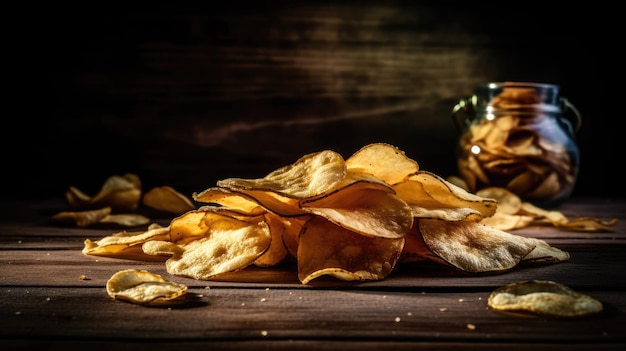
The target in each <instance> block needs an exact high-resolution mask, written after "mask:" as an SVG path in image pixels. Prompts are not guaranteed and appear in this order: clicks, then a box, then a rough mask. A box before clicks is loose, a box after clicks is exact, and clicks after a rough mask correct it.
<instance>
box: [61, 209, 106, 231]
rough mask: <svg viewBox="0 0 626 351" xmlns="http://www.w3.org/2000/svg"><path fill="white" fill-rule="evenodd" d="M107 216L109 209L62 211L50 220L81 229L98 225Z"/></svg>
mask: <svg viewBox="0 0 626 351" xmlns="http://www.w3.org/2000/svg"><path fill="white" fill-rule="evenodd" d="M109 214H111V207H103V208H99V209H96V210H86V211H62V212H59V213H56V214H54V215H53V216H52V220H54V221H56V222H59V223H63V224H70V225H74V226H77V227H81V228H82V227H88V226H91V225H94V224H97V223H100V221H101V220H102V219H103V218H105V217H106V216H108V215H109Z"/></svg>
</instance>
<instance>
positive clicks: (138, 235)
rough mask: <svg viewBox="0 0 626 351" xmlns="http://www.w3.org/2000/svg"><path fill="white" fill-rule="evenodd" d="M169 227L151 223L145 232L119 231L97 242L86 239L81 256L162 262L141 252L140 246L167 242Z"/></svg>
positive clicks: (161, 259) (160, 259)
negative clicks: (146, 243)
mask: <svg viewBox="0 0 626 351" xmlns="http://www.w3.org/2000/svg"><path fill="white" fill-rule="evenodd" d="M169 239H170V227H169V226H168V227H163V226H161V225H159V224H156V223H153V224H151V225H150V226H149V227H148V230H146V231H136V232H127V231H121V232H118V233H114V234H111V235H109V236H107V237H104V238H102V239H100V240H97V241H92V240H90V239H86V240H85V242H84V247H83V250H82V252H83V254H85V255H93V256H105V257H116V258H125V259H133V260H141V261H164V258H162V257H158V256H154V255H149V254H146V253H144V252H143V250H142V248H141V244H143V243H145V242H147V241H151V240H169Z"/></svg>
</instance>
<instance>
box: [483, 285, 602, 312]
mask: <svg viewBox="0 0 626 351" xmlns="http://www.w3.org/2000/svg"><path fill="white" fill-rule="evenodd" d="M487 305H488V306H489V307H491V308H493V309H494V310H496V311H509V312H521V313H530V314H535V315H539V316H544V317H556V318H580V317H586V316H590V315H594V314H598V313H600V312H602V310H603V306H602V302H600V301H598V300H596V299H594V298H593V297H591V296H588V295H585V294H581V293H578V292H576V291H574V290H572V289H571V288H569V287H567V286H565V285H563V284H559V283H556V282H554V281H549V280H528V281H520V282H515V283H512V284H508V285H505V286H502V287H500V288H498V289H496V290H494V291H493V292H492V293H491V295H490V296H489V299H488V301H487Z"/></svg>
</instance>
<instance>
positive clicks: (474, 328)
mask: <svg viewBox="0 0 626 351" xmlns="http://www.w3.org/2000/svg"><path fill="white" fill-rule="evenodd" d="M467 329H469V330H476V325H474V324H472V323H467Z"/></svg>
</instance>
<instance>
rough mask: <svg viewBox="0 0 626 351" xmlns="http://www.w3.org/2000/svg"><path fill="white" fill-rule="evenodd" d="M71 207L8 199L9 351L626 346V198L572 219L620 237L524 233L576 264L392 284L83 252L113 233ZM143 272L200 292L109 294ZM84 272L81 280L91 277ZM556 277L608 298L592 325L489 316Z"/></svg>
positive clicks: (579, 205) (2, 297) (574, 205)
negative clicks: (206, 273) (205, 268)
mask: <svg viewBox="0 0 626 351" xmlns="http://www.w3.org/2000/svg"><path fill="white" fill-rule="evenodd" d="M63 209H65V207H64V203H63V202H62V200H60V199H51V200H45V201H41V200H36V201H35V200H29V201H26V200H24V201H8V200H5V201H3V202H2V205H1V207H0V210H1V216H2V221H0V250H1V251H2V254H1V256H0V277H1V278H0V285H1V288H0V347H1V348H2V350H9V349H36V350H46V349H48V350H66V349H68V348H70V347H72V348H73V349H80V350H104V349H116V350H136V349H144V348H146V349H147V348H148V347H149V349H150V350H166V349H168V350H170V349H172V350H173V349H175V350H200V349H202V350H208V349H220V350H239V349H250V350H269V349H272V350H292V349H315V350H330V349H343V350H352V349H355V350H356V349H358V350H378V349H385V350H394V349H397V350H413V349H416V348H419V347H423V348H427V349H429V350H447V349H460V348H467V347H474V348H476V349H482V350H503V349H507V350H521V349H533V350H581V349H585V350H592V349H593V350H599V349H622V348H623V347H624V346H626V336H625V335H626V334H625V332H626V273H625V271H624V268H626V200H616V199H597V198H581V199H572V200H570V201H569V202H567V203H565V204H564V205H562V206H561V207H560V208H559V210H560V211H561V212H563V213H564V214H566V215H567V216H568V217H577V216H592V217H597V218H600V219H611V218H618V219H619V223H618V225H617V226H616V227H615V230H614V231H613V232H604V233H578V232H563V231H557V230H555V229H553V228H543V227H541V228H539V227H535V228H526V229H523V230H518V231H515V232H514V233H516V234H520V235H526V236H532V237H537V238H542V239H544V240H546V241H547V242H548V243H550V244H551V245H553V246H556V247H558V248H561V249H563V250H566V251H568V252H570V254H571V260H570V261H568V262H565V263H559V264H553V265H545V266H539V267H520V268H519V269H516V270H514V271H512V272H509V273H506V274H499V275H461V274H458V273H455V272H452V271H451V270H448V269H446V268H444V267H443V266H438V265H434V264H423V263H420V264H414V265H411V266H408V265H407V266H406V267H405V266H401V267H400V269H399V270H398V271H397V272H396V273H394V274H393V275H392V276H390V277H389V278H388V279H386V280H384V281H378V282H360V283H348V282H341V281H337V280H333V279H327V280H322V281H321V282H320V283H318V284H317V285H311V286H309V285H307V286H304V285H302V284H300V283H299V281H298V280H297V274H296V269H295V266H294V265H292V264H289V263H287V264H284V265H282V266H280V267H273V268H267V269H259V268H256V269H246V270H245V271H243V272H241V273H240V274H238V275H237V276H236V277H234V278H233V279H232V281H219V282H218V281H196V280H193V279H188V278H182V277H173V276H171V275H169V274H168V273H167V272H166V270H165V266H164V264H163V262H138V261H130V260H122V259H113V258H102V257H92V256H85V255H83V254H82V253H81V249H82V247H83V241H84V240H85V239H86V238H90V239H93V240H95V239H98V238H101V237H103V236H106V235H109V234H111V233H112V230H111V229H93V228H91V229H79V228H64V227H60V226H58V225H54V224H52V223H51V222H50V220H49V218H50V215H51V214H53V213H55V212H56V211H60V210H63ZM128 268H139V269H146V270H149V271H151V272H154V273H158V274H161V275H163V276H164V277H166V278H168V279H171V280H173V281H177V282H180V283H184V284H186V285H187V286H188V287H189V293H188V296H187V298H186V299H185V300H184V301H183V302H181V303H179V304H176V305H174V306H167V307H145V306H140V305H135V304H131V303H126V302H122V301H118V300H113V299H111V298H110V297H109V296H108V295H107V293H106V290H105V284H106V281H107V280H108V279H109V278H110V277H111V275H112V274H114V273H115V272H117V271H119V270H123V269H128ZM81 277H83V278H81ZM527 279H541V280H554V281H557V282H560V283H562V284H565V285H567V286H569V287H571V288H573V289H574V290H576V291H579V292H582V293H586V294H588V295H590V296H592V297H595V298H596V299H598V300H600V301H601V302H602V303H603V304H604V311H603V313H601V314H600V315H596V316H593V317H590V318H584V319H574V320H572V319H566V320H559V319H548V318H540V317H521V316H517V315H510V314H505V313H501V312H497V311H494V310H491V309H490V308H489V307H488V306H487V298H488V296H489V295H490V293H491V292H492V291H493V290H494V289H496V288H497V287H500V286H502V285H505V284H508V283H512V282H516V281H521V280H527Z"/></svg>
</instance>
